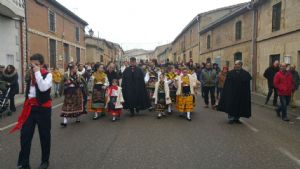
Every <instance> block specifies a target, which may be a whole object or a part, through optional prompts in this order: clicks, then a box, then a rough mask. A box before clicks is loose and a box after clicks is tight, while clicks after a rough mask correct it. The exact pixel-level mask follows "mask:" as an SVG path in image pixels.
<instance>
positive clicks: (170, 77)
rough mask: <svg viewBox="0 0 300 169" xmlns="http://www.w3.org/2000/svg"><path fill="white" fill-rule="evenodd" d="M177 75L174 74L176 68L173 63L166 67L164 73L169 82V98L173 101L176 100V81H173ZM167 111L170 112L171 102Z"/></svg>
mask: <svg viewBox="0 0 300 169" xmlns="http://www.w3.org/2000/svg"><path fill="white" fill-rule="evenodd" d="M176 77H177V74H176V69H175V67H174V66H173V65H171V66H169V67H168V72H167V73H166V79H167V81H168V84H169V89H170V98H171V100H172V102H173V103H175V102H176V91H177V88H176V83H175V79H176ZM168 113H169V114H171V113H172V104H169V105H168Z"/></svg>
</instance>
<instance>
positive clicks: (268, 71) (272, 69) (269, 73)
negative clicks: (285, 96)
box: [264, 66, 279, 88]
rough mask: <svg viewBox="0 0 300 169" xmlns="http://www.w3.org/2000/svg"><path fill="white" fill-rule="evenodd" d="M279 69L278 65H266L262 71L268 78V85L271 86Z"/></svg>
mask: <svg viewBox="0 0 300 169" xmlns="http://www.w3.org/2000/svg"><path fill="white" fill-rule="evenodd" d="M278 71H279V67H274V66H271V67H268V68H267V69H266V70H265V72H264V77H265V78H266V79H267V80H268V87H269V88H271V87H273V80H274V76H275V74H276V73H277V72H278Z"/></svg>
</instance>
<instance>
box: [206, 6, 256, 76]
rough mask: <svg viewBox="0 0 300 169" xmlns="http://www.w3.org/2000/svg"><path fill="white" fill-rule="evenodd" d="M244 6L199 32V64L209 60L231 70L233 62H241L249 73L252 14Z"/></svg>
mask: <svg viewBox="0 0 300 169" xmlns="http://www.w3.org/2000/svg"><path fill="white" fill-rule="evenodd" d="M248 5H250V3H249V4H245V5H244V6H242V7H241V8H239V9H237V10H236V11H234V12H232V13H230V14H227V15H225V16H224V17H223V18H222V19H221V20H219V21H217V22H213V23H211V24H209V25H207V26H206V27H204V28H203V29H202V30H201V31H200V42H201V43H200V62H207V61H208V60H210V61H211V62H213V63H218V64H219V66H220V67H223V66H227V67H229V68H231V69H232V68H233V66H234V61H235V60H242V61H243V62H244V68H245V69H246V70H247V71H251V58H250V55H251V44H252V15H253V14H252V13H253V11H252V10H251V9H249V8H248Z"/></svg>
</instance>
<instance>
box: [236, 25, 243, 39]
mask: <svg viewBox="0 0 300 169" xmlns="http://www.w3.org/2000/svg"><path fill="white" fill-rule="evenodd" d="M235 39H236V40H241V39H242V21H238V22H237V23H236V24H235Z"/></svg>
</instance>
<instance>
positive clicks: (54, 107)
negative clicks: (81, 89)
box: [52, 103, 63, 109]
mask: <svg viewBox="0 0 300 169" xmlns="http://www.w3.org/2000/svg"><path fill="white" fill-rule="evenodd" d="M62 105H63V103H60V104H57V105H55V106H53V107H52V109H56V108H58V107H59V106H62Z"/></svg>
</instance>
